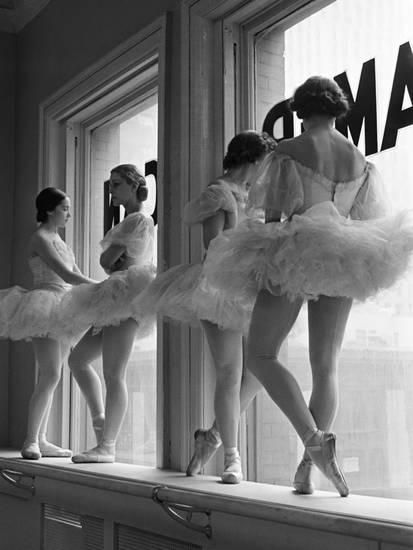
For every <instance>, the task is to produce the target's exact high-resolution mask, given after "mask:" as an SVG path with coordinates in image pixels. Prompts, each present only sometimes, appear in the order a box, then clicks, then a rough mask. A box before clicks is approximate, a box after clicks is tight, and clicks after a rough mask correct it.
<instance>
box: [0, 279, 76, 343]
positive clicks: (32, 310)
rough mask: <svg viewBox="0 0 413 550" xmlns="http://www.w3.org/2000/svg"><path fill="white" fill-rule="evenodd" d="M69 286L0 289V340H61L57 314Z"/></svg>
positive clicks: (61, 335)
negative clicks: (47, 338) (46, 338)
mask: <svg viewBox="0 0 413 550" xmlns="http://www.w3.org/2000/svg"><path fill="white" fill-rule="evenodd" d="M69 288H70V287H69V286H60V285H55V284H51V285H44V287H42V288H36V289H34V290H27V289H25V288H22V287H20V286H13V287H11V288H7V289H4V290H0V338H10V339H11V340H31V339H32V338H44V337H50V338H54V339H56V340H59V339H65V337H64V336H63V334H62V333H59V331H58V330H57V327H56V321H57V318H58V312H59V308H60V304H61V302H62V299H63V297H64V296H65V295H66V294H67V292H68V290H69Z"/></svg>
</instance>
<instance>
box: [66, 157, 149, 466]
mask: <svg viewBox="0 0 413 550" xmlns="http://www.w3.org/2000/svg"><path fill="white" fill-rule="evenodd" d="M110 192H111V195H112V201H113V204H114V205H115V206H118V205H123V206H124V207H125V212H126V216H125V218H124V220H123V221H122V222H121V223H119V224H118V225H116V226H115V227H113V228H112V229H111V230H110V231H108V232H107V233H106V235H105V237H104V239H103V240H102V242H101V245H102V248H103V251H102V253H101V255H100V263H101V265H102V267H103V268H104V269H105V271H106V272H107V273H108V274H109V277H108V278H107V279H106V280H105V281H103V282H101V283H99V284H97V285H81V286H80V287H78V288H76V289H73V290H72V292H70V293H68V295H67V296H66V297H65V301H64V303H63V307H62V318H61V319H60V323H63V324H65V326H66V331H67V333H68V334H69V333H70V330H71V325H73V326H75V327H84V328H87V327H91V328H89V330H87V332H86V334H85V335H84V336H83V338H82V339H81V340H80V342H78V344H77V345H76V346H75V348H74V349H73V350H72V352H71V353H70V355H69V367H70V369H71V371H72V373H73V375H74V377H75V379H76V381H77V383H78V384H79V387H80V389H81V391H82V393H83V395H84V397H85V399H86V402H87V405H88V407H89V410H90V413H91V416H92V424H93V428H94V431H95V434H96V440H97V445H96V446H95V447H94V448H92V449H90V450H86V451H83V452H81V453H79V454H77V455H75V456H73V457H72V460H73V462H76V463H82V462H106V463H110V462H114V460H115V448H116V440H117V438H118V435H119V432H120V429H121V426H122V422H123V419H124V416H125V413H126V409H127V405H128V392H127V387H126V369H127V365H128V361H129V357H130V355H131V353H132V349H133V345H134V342H135V339H136V338H142V337H145V336H147V335H148V334H149V333H150V332H151V331H152V330H153V327H154V323H155V317H154V314H153V313H152V314H151V313H150V314H148V315H146V316H145V318H143V316H142V315H140V313H139V312H136V311H135V310H133V309H132V307H131V304H132V300H133V298H134V297H136V296H137V295H139V293H140V292H141V291H142V290H143V289H144V288H145V287H146V286H147V285H148V284H149V283H150V282H151V281H152V279H153V278H154V276H155V268H154V266H153V263H152V260H153V239H154V224H153V220H152V218H151V217H149V216H146V215H145V214H143V213H142V212H141V208H142V203H143V202H144V201H145V200H146V199H147V197H148V188H147V186H146V181H145V178H144V177H143V176H142V175H141V174H140V173H139V171H138V170H137V168H136V166H134V165H132V164H122V165H119V166H116V167H115V168H113V169H112V170H111V173H110ZM99 356H101V357H102V363H103V376H104V380H105V385H106V403H104V400H103V393H102V385H101V382H100V378H99V376H98V374H97V373H96V371H95V370H94V368H93V366H92V365H91V363H92V361H93V360H95V359H96V358H98V357H99Z"/></svg>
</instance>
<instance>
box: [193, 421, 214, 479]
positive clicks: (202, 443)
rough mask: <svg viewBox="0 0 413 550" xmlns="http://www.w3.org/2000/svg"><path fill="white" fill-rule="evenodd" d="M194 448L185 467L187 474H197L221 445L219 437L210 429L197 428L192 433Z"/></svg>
mask: <svg viewBox="0 0 413 550" xmlns="http://www.w3.org/2000/svg"><path fill="white" fill-rule="evenodd" d="M194 438H195V450H194V454H193V455H192V458H191V460H190V462H189V464H188V467H187V469H186V475H187V476H194V475H196V474H199V472H200V471H201V470H202V468H203V467H204V466H205V464H206V463H207V462H208V460H209V459H210V458H211V457H212V456H213V455H214V454H215V453H216V451H217V449H218V448H219V447H220V446H221V443H222V441H221V438H220V437H219V436H216V435H215V434H214V433H213V431H212V430H210V429H209V430H202V429H200V430H197V431H196V432H195V434H194Z"/></svg>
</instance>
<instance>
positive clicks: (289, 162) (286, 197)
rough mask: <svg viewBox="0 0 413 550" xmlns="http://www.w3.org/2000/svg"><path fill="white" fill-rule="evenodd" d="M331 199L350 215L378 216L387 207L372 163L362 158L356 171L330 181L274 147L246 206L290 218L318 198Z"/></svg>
mask: <svg viewBox="0 0 413 550" xmlns="http://www.w3.org/2000/svg"><path fill="white" fill-rule="evenodd" d="M326 201H328V202H332V203H333V204H334V206H335V207H336V209H337V211H338V212H339V214H341V215H342V216H344V217H350V218H352V219H359V220H362V219H373V218H378V217H382V216H384V215H385V214H386V212H387V211H388V209H389V204H388V200H387V198H386V193H385V191H384V186H383V184H382V182H381V179H380V176H379V174H378V172H377V170H376V168H375V166H374V165H373V164H372V163H370V162H368V161H366V162H365V163H364V166H363V169H362V170H361V172H360V173H359V174H355V175H354V177H353V178H352V179H349V180H347V181H333V180H331V179H330V178H329V177H327V176H325V175H324V174H321V173H319V172H316V171H315V170H314V169H312V168H310V167H308V166H305V165H304V164H302V163H301V162H300V161H299V160H297V159H294V158H293V157H291V156H290V155H287V154H285V153H277V151H275V152H274V153H272V154H271V155H269V158H268V159H267V161H266V166H265V168H264V171H263V172H262V173H261V175H260V176H259V178H258V179H257V182H256V183H255V184H254V185H253V186H252V188H251V191H250V193H249V196H248V208H249V209H257V208H263V209H264V210H271V211H274V212H278V213H280V214H282V215H284V216H285V217H286V218H291V217H292V216H293V215H294V214H302V213H303V212H305V211H306V210H308V209H309V208H311V207H312V206H314V205H315V204H318V203H322V202H326Z"/></svg>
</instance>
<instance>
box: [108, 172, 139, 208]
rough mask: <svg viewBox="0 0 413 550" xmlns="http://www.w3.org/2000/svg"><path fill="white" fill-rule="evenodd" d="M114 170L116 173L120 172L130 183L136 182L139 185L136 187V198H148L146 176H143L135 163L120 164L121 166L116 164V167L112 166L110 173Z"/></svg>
mask: <svg viewBox="0 0 413 550" xmlns="http://www.w3.org/2000/svg"><path fill="white" fill-rule="evenodd" d="M112 172H116V174H119V175H120V176H121V177H122V178H123V179H124V180H126V183H127V184H128V185H132V184H133V183H136V184H137V185H138V187H137V189H136V198H137V199H138V201H140V202H144V201H146V199H147V198H148V188H147V186H146V179H145V177H144V176H142V174H141V173H140V172H139V170H138V169H137V168H136V166H135V165H134V164H119V166H115V168H112V170H111V171H110V173H112Z"/></svg>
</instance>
